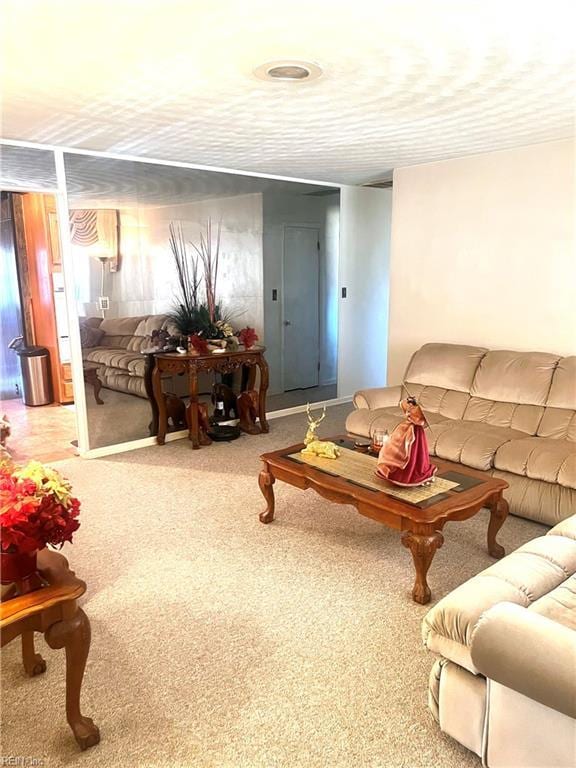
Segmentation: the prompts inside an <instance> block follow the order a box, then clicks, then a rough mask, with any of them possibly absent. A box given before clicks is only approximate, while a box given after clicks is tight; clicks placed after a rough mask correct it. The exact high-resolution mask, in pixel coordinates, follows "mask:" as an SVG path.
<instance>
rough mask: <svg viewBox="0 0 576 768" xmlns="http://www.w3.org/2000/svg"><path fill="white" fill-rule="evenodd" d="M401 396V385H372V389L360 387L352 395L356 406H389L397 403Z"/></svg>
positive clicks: (371, 407) (373, 407)
mask: <svg viewBox="0 0 576 768" xmlns="http://www.w3.org/2000/svg"><path fill="white" fill-rule="evenodd" d="M401 398H402V387H401V386H397V387H374V388H373V389H360V390H358V392H356V394H355V395H354V406H355V407H356V408H369V409H370V410H374V409H375V408H389V407H390V406H392V405H398V404H399V403H400V400H401Z"/></svg>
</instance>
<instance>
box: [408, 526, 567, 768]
mask: <svg viewBox="0 0 576 768" xmlns="http://www.w3.org/2000/svg"><path fill="white" fill-rule="evenodd" d="M422 629H423V638H424V643H425V645H426V647H427V648H428V649H429V650H431V651H433V652H434V653H436V654H438V656H439V659H438V660H437V661H436V663H435V664H434V666H433V668H432V672H431V675H430V682H429V691H428V702H429V706H430V709H431V710H432V714H433V715H434V717H435V719H436V720H437V721H438V724H439V726H440V728H441V729H442V731H444V732H445V733H447V734H448V735H450V736H452V737H453V738H454V739H456V740H457V741H459V742H460V743H461V744H463V745H464V746H465V747H467V748H468V749H470V750H472V751H473V752H475V753H476V754H477V755H479V756H480V757H481V758H482V762H483V764H484V765H486V766H488V768H513V767H514V768H520V767H521V768H530V767H533V768H552V767H553V766H554V767H555V768H572V767H573V766H574V765H576V515H573V516H572V517H570V518H568V519H567V520H565V521H564V522H562V523H560V524H559V525H557V526H555V527H554V528H552V529H551V530H550V531H548V534H547V535H546V536H540V537H538V538H536V539H533V540H532V541H530V542H528V543H527V544H524V545H523V546H521V547H520V548H519V549H517V550H516V551H515V552H512V553H511V554H509V555H508V556H507V557H505V558H504V559H503V560H500V561H499V562H497V563H496V564H494V565H492V566H490V568H487V569H486V570H485V571H483V572H482V573H480V574H478V575H477V576H474V577H473V578H471V579H469V580H468V581H467V582H465V583H464V584H462V585H461V586H459V587H457V588H456V589H455V590H454V591H453V592H451V593H450V594H449V595H447V596H446V597H444V598H443V599H442V600H440V602H438V603H437V604H436V605H435V606H434V607H433V608H432V609H431V610H430V611H429V612H428V613H427V615H426V617H425V618H424V622H423V627H422Z"/></svg>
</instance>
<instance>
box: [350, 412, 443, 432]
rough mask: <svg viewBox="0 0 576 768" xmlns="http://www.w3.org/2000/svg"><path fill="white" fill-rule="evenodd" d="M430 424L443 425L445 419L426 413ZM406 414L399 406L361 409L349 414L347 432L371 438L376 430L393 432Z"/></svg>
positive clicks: (436, 414)
mask: <svg viewBox="0 0 576 768" xmlns="http://www.w3.org/2000/svg"><path fill="white" fill-rule="evenodd" d="M424 415H425V416H426V418H427V419H428V422H429V424H436V423H443V422H444V421H445V418H444V417H443V416H441V415H440V414H438V413H430V412H428V411H424ZM405 418H406V417H405V415H404V412H403V411H402V409H401V408H399V407H398V406H390V407H389V408H374V409H368V408H360V409H357V410H355V411H352V413H349V414H348V417H347V418H346V431H347V432H350V433H351V434H353V435H361V436H362V437H367V438H369V437H370V435H371V433H372V430H374V429H376V428H380V429H387V430H388V432H392V430H393V429H394V427H396V426H397V425H398V424H400V422H401V421H404V419H405Z"/></svg>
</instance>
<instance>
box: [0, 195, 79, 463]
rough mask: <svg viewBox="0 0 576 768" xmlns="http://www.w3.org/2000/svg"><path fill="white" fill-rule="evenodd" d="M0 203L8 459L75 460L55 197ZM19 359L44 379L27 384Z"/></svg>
mask: <svg viewBox="0 0 576 768" xmlns="http://www.w3.org/2000/svg"><path fill="white" fill-rule="evenodd" d="M0 198H1V214H2V215H1V221H0V245H1V251H2V289H1V293H0V327H1V331H2V334H1V344H0V347H1V349H0V417H2V418H3V420H4V417H5V422H6V423H5V425H4V436H5V439H4V443H5V444H4V445H3V452H4V451H7V452H8V453H9V454H10V455H11V456H12V458H13V459H14V460H15V461H18V462H22V461H26V460H28V459H32V458H34V459H37V460H39V461H54V460H57V459H62V458H67V457H70V456H73V455H75V454H76V449H75V447H74V446H73V444H72V442H73V441H74V440H75V439H76V418H75V413H74V392H73V387H72V374H71V360H70V344H69V337H68V317H67V311H66V298H65V293H64V279H63V273H62V260H61V257H60V253H61V251H60V239H59V233H58V218H57V213H56V198H55V196H54V195H52V194H48V193H36V192H12V191H7V190H3V191H1V192H0ZM16 350H17V351H16ZM24 353H25V354H24ZM19 357H20V359H19ZM40 359H43V360H44V362H43V365H42V369H40V367H37V361H39V360H40ZM21 360H22V361H23V362H24V363H25V365H26V366H27V373H28V374H29V373H30V371H31V370H34V372H35V373H38V375H39V378H37V379H32V377H31V376H30V375H28V376H27V377H26V378H25V379H23V377H22V375H21V366H20V362H21ZM35 361H36V362H35ZM38 365H39V364H38Z"/></svg>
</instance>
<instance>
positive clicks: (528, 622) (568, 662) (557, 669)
mask: <svg viewBox="0 0 576 768" xmlns="http://www.w3.org/2000/svg"><path fill="white" fill-rule="evenodd" d="M471 653H472V660H473V662H474V665H475V667H476V668H477V669H478V670H479V671H480V672H481V673H482V674H483V675H485V676H486V677H488V678H490V679H491V680H494V681H496V682H497V683H500V684H501V685H504V686H506V687H507V688H512V690H514V691H517V692H518V693H521V694H522V695H524V696H527V697H528V698H530V699H534V701H538V702H540V704H544V705H545V706H547V707H550V708H552V709H555V710H557V711H558V712H562V713H563V714H565V715H568V716H569V717H573V718H576V674H575V671H576V632H574V630H572V629H569V628H568V627H566V626H564V625H563V624H558V623H557V622H555V621H552V620H551V619H548V618H546V616H542V615H540V614H538V613H534V612H532V611H530V610H527V609H526V608H522V607H521V606H519V605H514V604H513V603H499V604H498V605H496V606H494V607H493V608H491V609H490V610H488V611H486V613H484V614H483V615H482V617H481V619H480V621H479V623H478V625H477V627H476V631H475V633H474V637H473V638H472V648H471Z"/></svg>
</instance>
